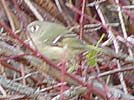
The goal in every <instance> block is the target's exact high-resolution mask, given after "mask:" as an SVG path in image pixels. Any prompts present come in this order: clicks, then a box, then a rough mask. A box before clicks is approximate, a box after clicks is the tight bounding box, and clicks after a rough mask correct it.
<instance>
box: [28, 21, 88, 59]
mask: <svg viewBox="0 0 134 100" xmlns="http://www.w3.org/2000/svg"><path fill="white" fill-rule="evenodd" d="M27 32H28V33H29V34H30V37H31V38H32V40H33V42H34V44H35V46H36V48H37V49H38V50H39V52H41V53H42V54H44V55H45V56H47V57H48V58H50V59H51V60H59V59H61V58H62V57H63V55H64V54H66V55H67V56H66V59H73V58H74V57H75V55H77V54H78V53H81V52H84V51H85V50H87V46H85V43H84V42H83V41H82V40H80V39H79V38H78V36H77V35H76V34H75V33H73V32H71V31H69V30H68V29H67V28H66V27H65V26H64V25H62V24H59V23H55V22H50V21H33V22H31V23H30V24H28V26H27Z"/></svg>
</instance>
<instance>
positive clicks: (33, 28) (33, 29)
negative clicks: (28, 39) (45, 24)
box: [30, 25, 40, 33]
mask: <svg viewBox="0 0 134 100" xmlns="http://www.w3.org/2000/svg"><path fill="white" fill-rule="evenodd" d="M39 27H40V26H39V25H33V26H31V28H30V30H31V32H32V33H34V32H37V31H38V30H39Z"/></svg>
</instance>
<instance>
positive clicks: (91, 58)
mask: <svg viewBox="0 0 134 100" xmlns="http://www.w3.org/2000/svg"><path fill="white" fill-rule="evenodd" d="M104 36H105V35H104V34H102V36H101V37H100V39H99V40H98V42H97V44H96V46H94V45H88V47H89V51H88V53H87V55H86V59H87V63H88V65H89V66H92V67H94V66H95V65H96V64H97V55H98V53H100V52H101V51H102V49H101V48H99V47H98V45H99V43H100V42H101V41H102V39H103V38H104Z"/></svg>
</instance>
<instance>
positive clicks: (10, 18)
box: [1, 0, 15, 32]
mask: <svg viewBox="0 0 134 100" xmlns="http://www.w3.org/2000/svg"><path fill="white" fill-rule="evenodd" d="M1 3H2V4H3V7H4V10H5V12H6V14H7V17H8V19H9V22H10V25H11V28H12V30H13V31H14V32H15V25H14V21H13V19H12V16H11V14H10V11H9V9H8V7H7V4H6V1H5V0H1Z"/></svg>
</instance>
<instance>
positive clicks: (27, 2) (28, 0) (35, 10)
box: [24, 0, 44, 21]
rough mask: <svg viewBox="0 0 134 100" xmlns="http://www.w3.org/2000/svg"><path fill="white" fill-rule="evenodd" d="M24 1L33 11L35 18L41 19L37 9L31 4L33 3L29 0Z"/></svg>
mask: <svg viewBox="0 0 134 100" xmlns="http://www.w3.org/2000/svg"><path fill="white" fill-rule="evenodd" d="M24 1H25V3H26V4H27V6H28V7H29V9H30V10H31V11H32V12H33V14H34V15H35V16H36V18H37V19H38V20H39V21H43V20H44V19H43V17H42V16H41V14H40V13H39V12H38V11H37V9H36V8H35V7H34V6H33V4H32V3H31V1H30V0H24Z"/></svg>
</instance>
